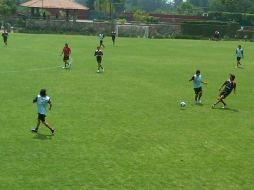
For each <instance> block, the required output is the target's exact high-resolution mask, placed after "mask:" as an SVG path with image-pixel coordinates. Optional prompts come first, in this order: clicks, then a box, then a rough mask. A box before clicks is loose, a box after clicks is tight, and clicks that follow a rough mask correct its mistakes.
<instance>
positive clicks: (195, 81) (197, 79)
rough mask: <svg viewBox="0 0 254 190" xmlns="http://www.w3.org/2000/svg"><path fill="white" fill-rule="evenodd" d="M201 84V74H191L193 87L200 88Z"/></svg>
mask: <svg viewBox="0 0 254 190" xmlns="http://www.w3.org/2000/svg"><path fill="white" fill-rule="evenodd" d="M201 86H202V80H201V75H196V74H195V75H194V76H193V88H200V87H201Z"/></svg>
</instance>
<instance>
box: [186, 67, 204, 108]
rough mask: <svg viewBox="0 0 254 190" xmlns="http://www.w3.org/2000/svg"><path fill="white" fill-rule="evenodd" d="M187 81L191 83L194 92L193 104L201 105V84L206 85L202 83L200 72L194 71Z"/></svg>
mask: <svg viewBox="0 0 254 190" xmlns="http://www.w3.org/2000/svg"><path fill="white" fill-rule="evenodd" d="M189 81H193V89H194V92H195V102H196V104H198V103H199V104H200V103H201V96H202V83H203V84H207V82H203V81H202V80H201V74H200V70H197V71H196V74H194V75H193V76H192V77H191V78H190V80H189Z"/></svg>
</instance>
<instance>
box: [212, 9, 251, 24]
mask: <svg viewBox="0 0 254 190" xmlns="http://www.w3.org/2000/svg"><path fill="white" fill-rule="evenodd" d="M208 18H209V19H210V20H221V21H235V22H239V23H240V25H242V26H246V25H253V24H254V23H253V21H254V14H248V13H230V12H209V14H208Z"/></svg>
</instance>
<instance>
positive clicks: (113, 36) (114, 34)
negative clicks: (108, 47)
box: [111, 30, 116, 45]
mask: <svg viewBox="0 0 254 190" xmlns="http://www.w3.org/2000/svg"><path fill="white" fill-rule="evenodd" d="M111 38H112V42H113V45H115V40H116V31H114V30H113V31H112V32H111Z"/></svg>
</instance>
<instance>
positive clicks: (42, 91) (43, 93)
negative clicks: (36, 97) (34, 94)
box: [40, 89, 47, 97]
mask: <svg viewBox="0 0 254 190" xmlns="http://www.w3.org/2000/svg"><path fill="white" fill-rule="evenodd" d="M40 95H41V96H42V97H45V96H46V95H47V94H46V89H41V91H40Z"/></svg>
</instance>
